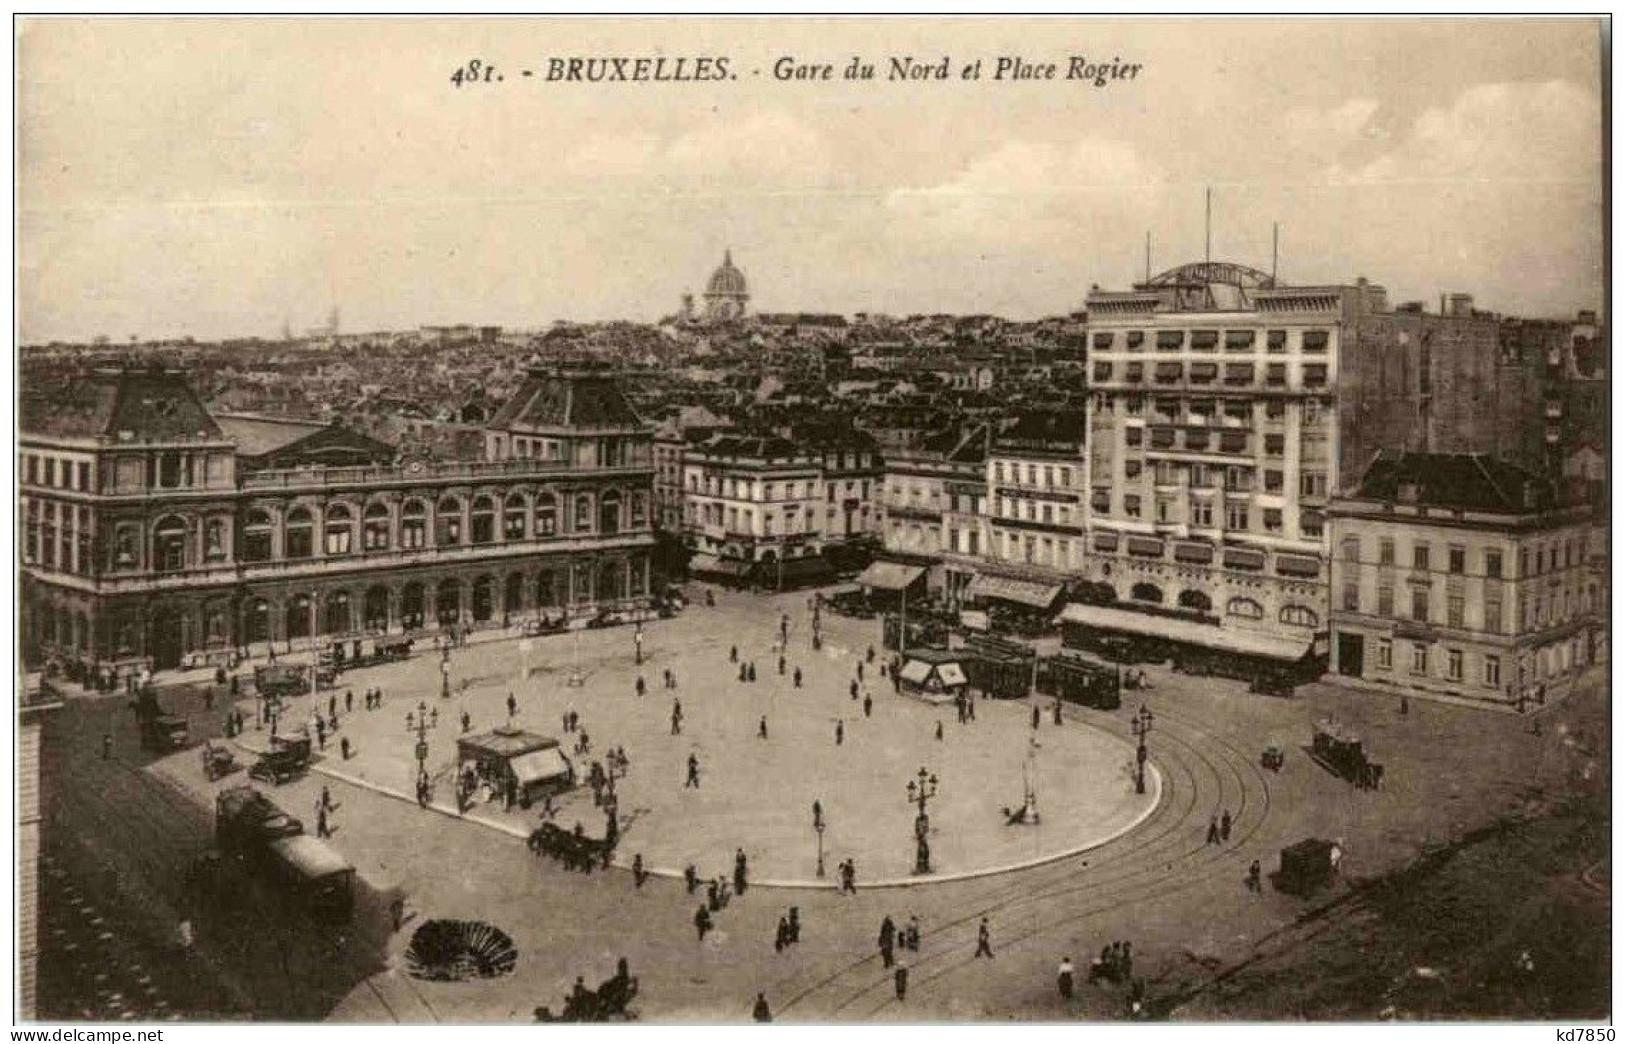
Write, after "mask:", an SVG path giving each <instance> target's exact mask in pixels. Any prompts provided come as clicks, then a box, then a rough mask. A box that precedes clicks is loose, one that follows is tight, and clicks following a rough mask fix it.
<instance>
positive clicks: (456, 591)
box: [434, 580, 463, 627]
mask: <svg viewBox="0 0 1625 1044" xmlns="http://www.w3.org/2000/svg"><path fill="white" fill-rule="evenodd" d="M462 612H463V585H462V584H460V583H458V582H457V581H456V580H442V581H440V586H439V587H438V588H436V589H435V593H434V615H435V619H436V620H438V621H439V622H440V626H442V627H450V626H451V625H453V624H455V623H458V622H459V620H460V618H461V617H462Z"/></svg>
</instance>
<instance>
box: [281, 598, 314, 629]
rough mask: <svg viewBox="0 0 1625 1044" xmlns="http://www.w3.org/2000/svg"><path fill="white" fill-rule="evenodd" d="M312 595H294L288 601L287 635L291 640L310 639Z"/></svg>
mask: <svg viewBox="0 0 1625 1044" xmlns="http://www.w3.org/2000/svg"><path fill="white" fill-rule="evenodd" d="M310 605H311V603H310V595H307V594H300V595H294V596H293V598H291V599H289V601H288V610H287V613H286V617H287V619H286V623H287V628H288V630H287V634H288V637H289V638H308V637H309V636H310V623H311V620H310Z"/></svg>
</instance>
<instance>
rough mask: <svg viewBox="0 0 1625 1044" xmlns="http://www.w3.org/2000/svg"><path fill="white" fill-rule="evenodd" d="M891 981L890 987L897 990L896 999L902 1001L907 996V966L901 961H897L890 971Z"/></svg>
mask: <svg viewBox="0 0 1625 1044" xmlns="http://www.w3.org/2000/svg"><path fill="white" fill-rule="evenodd" d="M891 981H892V985H893V986H895V987H896V988H897V999H898V1000H902V999H904V998H905V997H907V996H908V965H907V964H904V963H903V962H902V961H898V962H897V967H896V968H893V969H892V973H891Z"/></svg>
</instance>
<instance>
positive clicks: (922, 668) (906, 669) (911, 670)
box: [897, 660, 931, 685]
mask: <svg viewBox="0 0 1625 1044" xmlns="http://www.w3.org/2000/svg"><path fill="white" fill-rule="evenodd" d="M930 675H931V665H930V664H929V663H926V662H925V661H924V660H910V661H908V662H907V663H905V664H903V669H902V670H900V671H898V672H897V676H898V677H899V678H901V679H903V680H904V681H906V682H913V683H914V684H915V685H919V684H921V683H923V682H924V681H925V679H926V678H928V677H930Z"/></svg>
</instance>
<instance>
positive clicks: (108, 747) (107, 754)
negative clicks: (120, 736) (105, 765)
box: [102, 732, 113, 761]
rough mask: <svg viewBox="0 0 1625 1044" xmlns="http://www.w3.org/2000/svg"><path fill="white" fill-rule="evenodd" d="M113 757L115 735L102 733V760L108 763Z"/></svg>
mask: <svg viewBox="0 0 1625 1044" xmlns="http://www.w3.org/2000/svg"><path fill="white" fill-rule="evenodd" d="M112 756H113V734H112V733H111V732H104V733H102V760H103V761H106V760H108V759H109V758H111V757H112Z"/></svg>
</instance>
